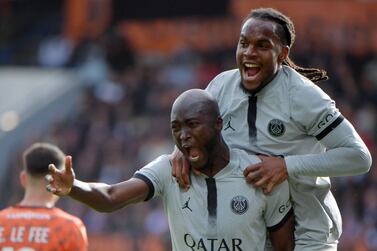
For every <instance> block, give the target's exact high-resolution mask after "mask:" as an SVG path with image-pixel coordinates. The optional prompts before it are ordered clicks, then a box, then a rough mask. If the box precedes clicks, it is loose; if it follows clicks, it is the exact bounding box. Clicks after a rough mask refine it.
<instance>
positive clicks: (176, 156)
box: [170, 147, 197, 191]
mask: <svg viewBox="0 0 377 251" xmlns="http://www.w3.org/2000/svg"><path fill="white" fill-rule="evenodd" d="M170 161H171V163H172V175H173V176H174V177H175V179H176V180H177V182H178V184H179V186H180V187H181V188H183V189H184V190H185V191H187V190H188V189H189V188H190V185H191V181H190V169H191V168H190V164H189V163H188V161H187V160H186V158H185V157H184V156H183V154H182V152H181V151H180V150H179V149H178V148H177V147H174V151H173V153H172V154H171V157H170ZM193 171H194V173H195V170H193ZM195 174H197V173H195Z"/></svg>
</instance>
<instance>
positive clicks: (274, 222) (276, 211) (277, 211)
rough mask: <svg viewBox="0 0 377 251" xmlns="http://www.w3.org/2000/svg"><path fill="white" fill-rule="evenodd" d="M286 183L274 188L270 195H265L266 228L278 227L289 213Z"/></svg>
mask: <svg viewBox="0 0 377 251" xmlns="http://www.w3.org/2000/svg"><path fill="white" fill-rule="evenodd" d="M291 208H292V203H291V201H290V195H289V186H288V182H287V181H284V182H283V183H281V184H280V185H279V186H277V187H275V188H274V190H273V191H272V193H271V194H269V195H266V210H265V213H264V218H265V222H266V225H267V228H269V229H273V228H274V227H276V226H279V225H280V223H281V222H282V221H284V219H285V218H286V216H287V215H288V214H289V213H291Z"/></svg>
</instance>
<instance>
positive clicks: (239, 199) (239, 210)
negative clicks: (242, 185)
mask: <svg viewBox="0 0 377 251" xmlns="http://www.w3.org/2000/svg"><path fill="white" fill-rule="evenodd" d="M230 208H231V209H232V211H233V212H234V213H235V214H244V213H245V212H246V211H247V209H248V208H249V202H248V200H247V199H246V197H244V196H242V195H238V196H236V197H234V198H233V199H232V201H231V202H230Z"/></svg>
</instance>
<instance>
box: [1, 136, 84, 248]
mask: <svg viewBox="0 0 377 251" xmlns="http://www.w3.org/2000/svg"><path fill="white" fill-rule="evenodd" d="M64 161H65V154H64V153H63V152H62V151H61V150H60V149H59V148H58V147H56V146H54V145H51V144H48V143H35V144H33V145H32V146H30V147H29V148H28V149H26V151H25V152H24V153H23V166H24V169H23V170H22V171H21V173H20V181H21V184H22V186H23V187H24V188H25V194H24V198H23V199H22V200H21V202H20V203H19V204H17V205H15V206H11V207H8V208H6V209H4V210H2V211H0V251H13V250H14V251H20V250H22V251H26V250H27V251H34V250H35V251H37V250H38V251H86V250H87V249H88V239H87V235H86V229H85V226H84V224H83V223H82V221H81V220H80V219H79V218H77V217H75V216H73V215H70V214H68V213H66V212H64V211H63V210H61V209H58V208H56V207H55V204H56V202H57V201H58V198H59V197H58V196H56V195H53V194H52V193H49V192H47V191H46V188H45V187H46V184H47V182H46V181H45V179H44V176H45V175H46V174H47V173H48V165H49V164H50V163H54V164H55V166H56V167H57V168H63V167H64ZM3 192H4V191H3Z"/></svg>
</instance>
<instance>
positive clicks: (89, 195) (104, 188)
mask: <svg viewBox="0 0 377 251" xmlns="http://www.w3.org/2000/svg"><path fill="white" fill-rule="evenodd" d="M69 196H70V197H71V198H73V199H75V200H77V201H79V202H81V203H84V204H86V205H88V206H89V207H91V208H93V209H95V210H96V211H99V212H111V211H113V210H115V206H114V205H113V202H112V199H111V186H110V185H107V184H104V183H87V182H82V181H79V180H76V179H75V181H74V182H73V186H72V189H71V191H70V193H69Z"/></svg>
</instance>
